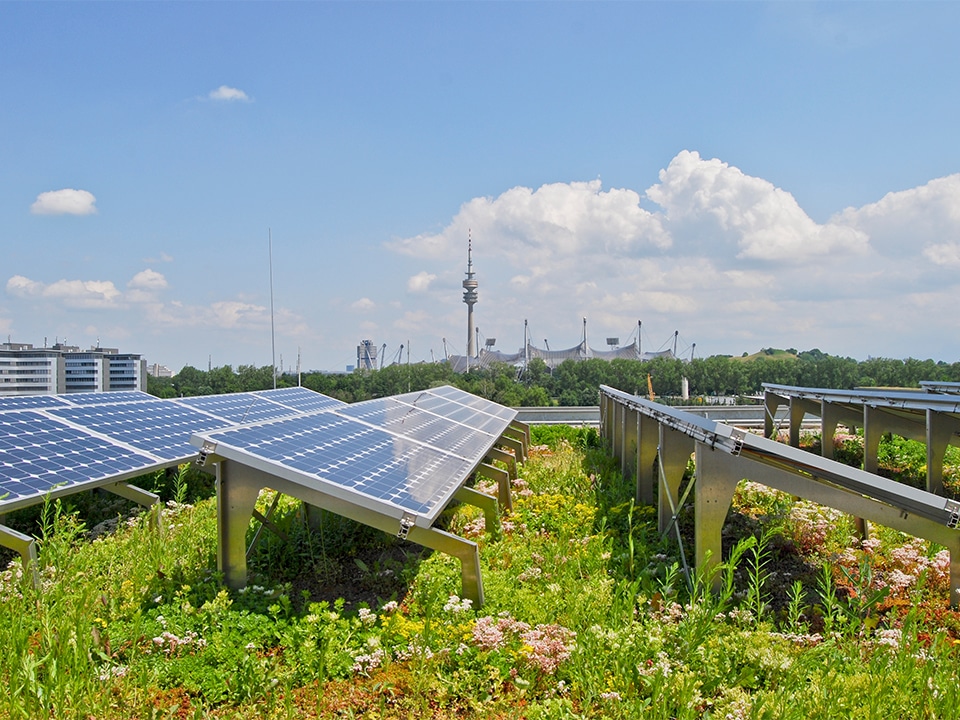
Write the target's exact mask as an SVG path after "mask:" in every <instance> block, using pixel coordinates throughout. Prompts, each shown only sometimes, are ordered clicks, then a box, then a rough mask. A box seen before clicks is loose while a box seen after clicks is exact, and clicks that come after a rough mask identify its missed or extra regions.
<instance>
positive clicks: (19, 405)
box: [0, 395, 67, 412]
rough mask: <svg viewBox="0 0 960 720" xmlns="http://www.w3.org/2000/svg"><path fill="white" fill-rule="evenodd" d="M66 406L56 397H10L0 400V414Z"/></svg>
mask: <svg viewBox="0 0 960 720" xmlns="http://www.w3.org/2000/svg"><path fill="white" fill-rule="evenodd" d="M66 404H67V403H66V402H65V401H64V400H61V399H60V398H59V397H58V396H56V395H12V396H9V397H2V398H0V412H2V411H3V410H23V409H26V408H45V407H57V406H60V407H63V406H64V405H66Z"/></svg>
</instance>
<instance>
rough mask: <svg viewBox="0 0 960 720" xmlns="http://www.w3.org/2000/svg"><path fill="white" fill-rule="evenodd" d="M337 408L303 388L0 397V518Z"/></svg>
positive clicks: (128, 477)
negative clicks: (267, 426) (262, 425)
mask: <svg viewBox="0 0 960 720" xmlns="http://www.w3.org/2000/svg"><path fill="white" fill-rule="evenodd" d="M343 404H344V403H342V402H340V401H339V400H335V399H333V398H329V397H327V396H325V395H321V394H320V393H315V392H313V391H311V390H307V389H305V388H281V389H278V390H267V391H261V392H251V393H236V394H231V395H212V396H204V397H201V398H177V399H161V398H156V397H154V396H153V395H149V394H147V393H145V392H140V391H119V392H109V393H71V394H67V395H24V396H13V397H3V398H0V512H6V511H9V510H13V509H16V508H19V507H25V506H27V505H31V504H36V503H38V502H42V500H43V498H44V497H45V496H47V495H48V494H53V495H60V494H69V493H70V492H76V491H78V490H84V489H88V488H91V487H97V486H100V485H106V484H109V483H111V482H119V481H122V480H127V479H130V478H132V477H136V476H138V475H143V474H146V473H149V472H153V471H155V470H158V469H161V468H164V467H168V466H170V465H175V464H178V463H181V462H187V461H188V460H190V459H191V458H192V457H193V456H195V455H196V450H195V449H194V447H193V446H192V445H191V444H190V436H191V435H192V434H193V433H194V432H197V431H198V430H212V429H218V428H226V427H232V426H234V425H236V424H238V423H240V422H251V421H252V420H253V419H255V418H257V419H259V418H268V417H269V418H276V417H287V416H290V415H296V414H302V413H304V412H307V411H309V410H313V409H315V408H331V407H339V406H341V405H343Z"/></svg>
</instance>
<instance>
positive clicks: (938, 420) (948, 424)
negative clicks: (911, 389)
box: [926, 410, 958, 495]
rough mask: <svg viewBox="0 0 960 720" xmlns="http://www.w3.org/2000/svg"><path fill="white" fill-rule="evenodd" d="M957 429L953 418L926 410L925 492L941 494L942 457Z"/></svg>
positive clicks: (942, 492)
mask: <svg viewBox="0 0 960 720" xmlns="http://www.w3.org/2000/svg"><path fill="white" fill-rule="evenodd" d="M957 430H958V423H957V421H956V420H955V419H953V418H951V417H950V416H948V415H945V414H943V413H938V412H936V411H934V410H927V433H926V434H927V438H926V439H927V492H931V493H933V494H934V495H943V494H944V490H943V458H944V456H945V455H946V453H947V446H948V445H949V444H950V440H951V439H953V435H954V433H955V432H957Z"/></svg>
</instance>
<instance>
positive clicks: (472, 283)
mask: <svg viewBox="0 0 960 720" xmlns="http://www.w3.org/2000/svg"><path fill="white" fill-rule="evenodd" d="M478 284H479V283H478V282H477V279H476V277H475V273H474V272H473V234H472V232H471V231H470V230H469V229H468V230H467V277H466V279H465V280H464V281H463V302H464V303H466V305H467V362H468V363H469V362H470V360H469V358H472V357H474V356H476V355H477V340H476V336H475V332H474V327H473V306H474V305H476V304H477V299H478V294H477V285H478ZM468 369H469V365H468Z"/></svg>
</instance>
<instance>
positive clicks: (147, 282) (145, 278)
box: [127, 268, 167, 290]
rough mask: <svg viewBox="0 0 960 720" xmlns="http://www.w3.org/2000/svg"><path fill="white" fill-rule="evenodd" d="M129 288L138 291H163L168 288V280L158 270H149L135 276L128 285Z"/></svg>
mask: <svg viewBox="0 0 960 720" xmlns="http://www.w3.org/2000/svg"><path fill="white" fill-rule="evenodd" d="M127 287H130V288H136V289H138V290H162V289H163V288H165V287H167V279H166V278H165V277H164V276H163V275H162V274H161V273H158V272H157V271H156V270H151V269H150V268H147V269H146V270H141V271H140V272H138V273H137V274H136V275H134V276H133V278H131V280H130V282H128V283H127Z"/></svg>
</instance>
